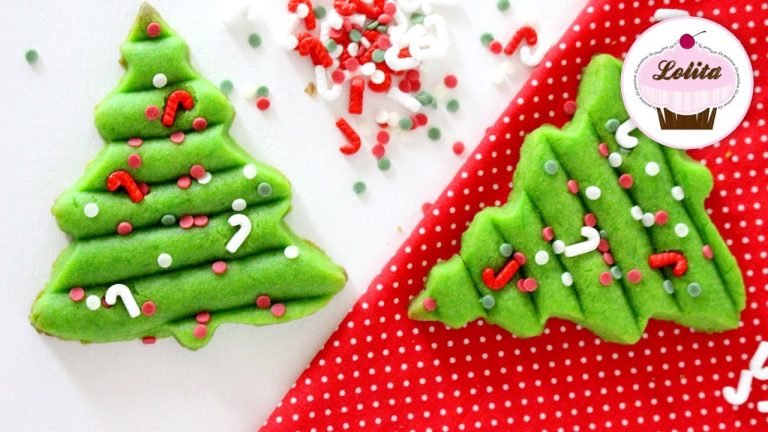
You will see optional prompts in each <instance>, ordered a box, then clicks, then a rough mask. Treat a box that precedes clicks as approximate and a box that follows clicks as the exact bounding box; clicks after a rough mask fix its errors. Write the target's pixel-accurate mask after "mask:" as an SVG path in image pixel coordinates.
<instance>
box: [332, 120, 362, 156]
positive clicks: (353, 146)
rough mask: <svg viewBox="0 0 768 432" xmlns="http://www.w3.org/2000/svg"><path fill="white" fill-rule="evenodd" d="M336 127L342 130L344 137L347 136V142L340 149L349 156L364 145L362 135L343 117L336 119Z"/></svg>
mask: <svg viewBox="0 0 768 432" xmlns="http://www.w3.org/2000/svg"><path fill="white" fill-rule="evenodd" d="M336 127H337V128H338V129H339V131H341V133H342V134H343V135H344V137H345V138H347V144H345V145H343V146H341V147H340V148H339V150H341V152H342V153H344V154H345V155H347V156H349V155H353V154H355V153H357V152H358V151H359V150H360V147H361V146H362V140H361V139H360V135H358V134H357V132H355V130H354V129H352V126H350V125H349V123H347V121H346V120H345V119H343V118H340V119H338V120H336Z"/></svg>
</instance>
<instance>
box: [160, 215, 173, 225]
mask: <svg viewBox="0 0 768 432" xmlns="http://www.w3.org/2000/svg"><path fill="white" fill-rule="evenodd" d="M160 223H161V224H163V225H165V226H171V225H173V224H175V223H176V216H174V215H172V214H167V215H165V216H163V217H162V218H160Z"/></svg>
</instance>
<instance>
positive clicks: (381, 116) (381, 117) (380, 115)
mask: <svg viewBox="0 0 768 432" xmlns="http://www.w3.org/2000/svg"><path fill="white" fill-rule="evenodd" d="M375 120H376V123H378V124H386V123H387V122H388V121H389V112H387V110H379V112H377V113H376V117H375Z"/></svg>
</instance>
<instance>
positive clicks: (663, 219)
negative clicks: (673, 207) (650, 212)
mask: <svg viewBox="0 0 768 432" xmlns="http://www.w3.org/2000/svg"><path fill="white" fill-rule="evenodd" d="M653 220H654V221H656V223H657V224H659V225H666V223H667V222H669V213H667V212H666V211H664V210H659V211H657V212H656V215H655V216H654V218H653Z"/></svg>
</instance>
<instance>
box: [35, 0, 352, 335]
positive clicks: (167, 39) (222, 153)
mask: <svg viewBox="0 0 768 432" xmlns="http://www.w3.org/2000/svg"><path fill="white" fill-rule="evenodd" d="M122 55H123V60H122V61H123V64H124V65H125V66H126V75H125V76H124V77H123V79H122V81H121V82H120V85H119V86H118V88H117V89H116V90H115V91H113V92H112V93H111V94H109V95H108V96H107V98H106V99H105V100H104V101H102V102H101V103H100V104H99V105H98V106H97V108H96V126H97V128H98V130H99V132H100V134H101V135H102V137H103V138H104V140H105V141H106V146H105V147H104V149H103V150H102V151H101V152H100V153H99V155H98V156H97V158H96V159H95V160H94V161H93V162H91V164H90V165H89V166H88V168H87V170H86V173H85V175H84V176H83V177H82V178H81V179H80V181H79V182H78V183H77V184H76V185H75V186H74V187H73V188H71V189H70V190H68V191H67V192H65V193H64V194H63V195H62V196H61V197H60V198H59V199H58V201H57V202H56V204H55V205H54V208H53V213H54V215H55V217H56V220H57V221H58V224H59V226H60V228H61V229H62V230H63V231H64V232H66V233H67V234H69V235H70V236H71V237H72V240H73V241H72V243H71V245H70V246H69V247H68V248H67V249H66V250H65V251H64V252H63V253H62V254H61V256H60V257H59V259H58V260H57V262H56V264H55V265H54V268H53V273H52V276H51V280H50V282H49V284H48V286H47V287H46V288H45V290H43V292H41V293H40V295H39V297H38V299H37V300H36V302H35V304H34V305H33V308H32V314H31V318H30V319H31V321H32V324H33V325H34V326H35V327H36V328H37V329H39V330H40V331H42V332H44V333H47V334H50V335H54V336H58V337H60V338H63V339H71V340H80V341H83V342H109V341H120V340H128V339H135V338H142V339H143V340H144V341H146V342H152V341H154V340H155V339H156V338H160V337H168V336H174V337H175V338H176V339H177V340H178V341H179V343H180V344H182V345H184V346H186V347H188V348H193V349H196V348H199V347H202V346H203V345H205V344H206V343H207V342H208V341H209V340H210V338H211V337H212V335H213V333H214V331H215V329H216V328H217V327H218V326H219V325H220V324H222V323H226V322H231V323H243V324H253V325H265V324H272V323H280V322H285V321H288V320H292V319H296V318H300V317H303V316H305V315H308V314H311V313H313V312H315V311H316V310H318V309H319V308H321V307H322V306H323V305H325V304H326V303H327V302H328V301H329V300H330V298H331V297H332V296H333V295H334V294H335V293H336V292H338V291H339V290H340V289H341V288H342V287H343V286H344V284H345V281H346V274H345V272H344V270H343V269H342V268H340V267H338V266H337V265H335V264H334V263H332V262H331V261H330V259H328V257H327V256H325V255H324V254H323V252H322V251H320V250H319V249H317V248H316V247H314V246H313V245H311V244H309V243H307V242H306V241H304V240H302V239H300V238H299V237H297V236H296V235H295V234H293V233H292V232H291V231H290V229H289V228H288V227H287V226H286V225H285V223H284V221H283V218H284V216H285V214H286V213H287V212H288V211H289V210H290V200H291V190H290V185H289V183H288V181H287V180H286V179H285V178H284V177H283V176H282V175H281V174H280V173H279V172H277V171H275V170H274V169H272V168H270V167H268V166H265V165H262V164H259V163H257V162H256V161H254V160H253V159H252V158H251V157H250V156H249V155H248V154H247V153H246V152H245V151H243V150H242V149H241V148H240V147H239V146H238V145H237V144H236V143H235V142H234V141H233V140H232V138H231V137H230V135H229V132H228V131H229V127H230V125H231V123H232V120H233V117H234V111H233V109H232V107H231V106H230V104H229V102H228V101H227V99H226V97H225V96H224V94H222V93H221V92H220V91H219V90H218V89H217V88H216V87H215V86H214V85H212V84H211V83H210V82H208V81H207V80H205V79H202V78H201V77H200V76H199V75H198V74H197V72H195V71H194V69H192V67H191V66H190V64H189V58H188V57H189V56H188V51H187V46H186V44H185V42H184V41H183V40H182V39H181V38H180V37H179V36H177V35H176V33H175V32H174V31H173V30H172V29H171V28H170V27H168V25H167V24H166V23H165V22H164V21H163V20H162V19H161V18H160V16H158V14H157V13H156V12H155V11H154V9H152V8H151V7H150V6H148V5H144V6H142V8H141V11H140V13H139V16H138V18H137V20H136V23H135V25H134V27H133V29H132V30H131V32H130V35H129V37H128V40H127V41H126V42H125V43H124V44H123V46H122Z"/></svg>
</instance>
